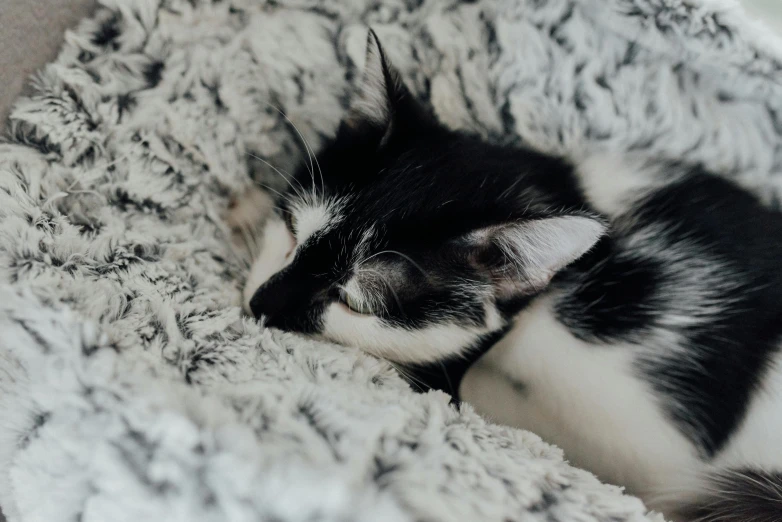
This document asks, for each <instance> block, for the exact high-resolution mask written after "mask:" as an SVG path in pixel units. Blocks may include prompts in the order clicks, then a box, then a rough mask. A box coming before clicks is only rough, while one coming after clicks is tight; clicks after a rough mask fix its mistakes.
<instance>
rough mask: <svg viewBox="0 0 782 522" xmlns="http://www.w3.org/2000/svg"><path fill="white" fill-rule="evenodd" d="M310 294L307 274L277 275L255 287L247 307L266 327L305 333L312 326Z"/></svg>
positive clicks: (311, 329)
mask: <svg viewBox="0 0 782 522" xmlns="http://www.w3.org/2000/svg"><path fill="white" fill-rule="evenodd" d="M311 294H312V291H311V285H307V284H306V278H303V280H302V278H298V277H296V278H290V277H286V276H285V275H279V276H277V277H273V278H272V279H270V280H269V281H268V282H267V283H266V284H264V285H263V286H261V287H260V288H259V289H258V290H256V291H255V294H254V295H253V297H252V299H250V311H251V312H252V314H253V316H254V317H255V318H256V319H263V321H264V324H265V325H266V326H268V327H274V328H279V329H281V330H288V331H295V332H301V333H308V332H311V331H313V328H314V325H312V324H310V321H311V320H310V316H311V314H310V313H309V311H310V308H311V304H312V303H311Z"/></svg>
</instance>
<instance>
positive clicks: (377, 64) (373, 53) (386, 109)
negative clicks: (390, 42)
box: [343, 29, 415, 141]
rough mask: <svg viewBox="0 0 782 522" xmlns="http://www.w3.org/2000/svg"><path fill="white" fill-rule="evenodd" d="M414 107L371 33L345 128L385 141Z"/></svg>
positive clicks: (412, 101)
mask: <svg viewBox="0 0 782 522" xmlns="http://www.w3.org/2000/svg"><path fill="white" fill-rule="evenodd" d="M414 105H415V101H414V100H413V99H412V96H411V95H410V92H409V91H408V90H407V87H405V85H404V83H403V82H402V77H401V76H400V74H399V71H397V70H396V68H395V67H394V65H393V64H392V63H391V61H390V60H389V58H388V56H387V55H386V52H385V51H384V50H383V46H382V45H381V44H380V40H379V39H378V37H377V34H375V32H374V31H373V30H371V29H370V31H369V35H368V36H367V51H366V60H365V62H364V71H363V75H362V78H361V84H360V87H359V89H358V92H357V93H356V94H355V95H354V98H353V100H352V103H351V106H350V110H349V112H348V115H347V117H346V118H345V120H344V122H343V124H344V125H345V126H346V127H347V128H348V129H350V130H353V131H360V132H364V131H367V130H369V129H373V130H375V131H378V132H380V133H381V134H382V136H383V141H385V140H387V139H388V137H389V136H390V134H391V131H392V128H394V126H395V123H399V120H400V119H401V118H403V117H404V116H405V115H406V113H407V112H410V110H411V109H412V108H413V106H414Z"/></svg>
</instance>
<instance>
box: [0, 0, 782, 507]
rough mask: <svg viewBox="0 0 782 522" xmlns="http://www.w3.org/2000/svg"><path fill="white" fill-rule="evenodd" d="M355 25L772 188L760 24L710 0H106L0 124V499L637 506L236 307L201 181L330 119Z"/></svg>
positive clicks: (238, 182)
mask: <svg viewBox="0 0 782 522" xmlns="http://www.w3.org/2000/svg"><path fill="white" fill-rule="evenodd" d="M369 26H372V27H373V28H374V29H375V30H376V32H377V33H378V35H379V36H380V38H381V40H382V41H383V44H384V47H385V48H386V50H387V52H388V53H389V55H391V57H392V59H393V60H394V62H395V63H396V64H397V65H398V66H399V67H400V69H401V70H402V72H403V74H404V76H405V78H406V81H407V83H408V84H409V86H410V87H411V89H412V90H413V91H415V92H416V93H417V94H418V95H419V96H420V97H421V98H422V99H423V100H425V101H426V102H427V103H429V104H430V106H431V107H432V108H433V110H434V111H435V112H436V114H437V115H438V116H439V117H440V118H441V119H442V120H443V121H444V122H445V123H446V124H448V125H450V126H452V127H455V128H463V129H469V130H471V131H472V132H476V133H479V134H481V135H483V136H484V137H485V138H486V139H489V140H495V141H505V142H515V143H521V142H522V141H523V142H526V143H528V144H531V145H533V146H536V147H540V148H543V149H545V150H548V151H553V152H567V153H568V154H571V155H579V154H584V153H586V152H590V151H594V150H598V149H602V148H611V149H621V150H626V149H634V150H643V151H644V152H647V153H649V154H652V155H655V156H669V157H676V158H685V159H687V160H690V161H697V162H702V163H704V164H705V165H706V166H707V167H709V168H711V169H713V170H715V171H719V172H721V173H724V174H725V175H726V176H731V177H732V178H734V179H736V180H738V181H739V182H740V183H742V184H743V185H744V186H746V187H748V188H749V189H751V190H757V191H758V193H759V194H761V196H762V197H763V198H765V201H767V202H769V204H771V205H776V204H777V202H778V193H779V185H780V182H779V179H780V178H779V177H778V176H775V175H774V174H775V172H776V171H777V170H778V165H780V164H782V163H781V162H782V146H780V145H781V144H782V139H781V136H782V87H780V86H781V85H782V81H781V80H782V73H781V72H780V71H782V52H780V49H782V46H780V42H779V41H778V40H776V39H775V38H774V37H773V36H772V35H771V34H770V33H768V32H765V30H764V29H763V28H762V27H760V26H758V25H755V24H753V23H751V22H749V21H747V20H746V19H745V17H744V15H743V14H742V13H741V12H740V11H739V9H738V7H737V6H736V4H735V3H734V2H733V1H728V0H725V1H721V2H716V1H706V0H688V1H681V0H580V1H578V2H575V1H573V0H509V1H504V0H500V1H496V0H486V1H473V2H457V1H445V0H440V1H438V0H383V1H380V2H379V1H360V0H351V1H347V0H274V1H272V0H266V1H263V0H213V1H207V0H103V7H102V8H101V9H100V10H99V11H98V12H97V13H96V14H95V15H94V17H93V18H90V19H88V20H85V21H84V22H83V23H82V24H81V25H80V27H79V28H78V29H77V30H75V31H74V32H71V33H68V34H67V36H66V44H65V46H64V48H63V50H62V52H61V54H60V56H59V57H58V58H57V60H56V61H55V62H54V63H53V64H51V65H49V66H47V67H46V69H45V70H44V71H43V72H42V73H41V74H40V76H39V77H38V78H37V80H36V81H35V89H34V94H33V95H32V96H31V97H29V98H27V99H23V100H20V101H19V102H18V104H17V105H16V107H15V109H14V111H13V113H12V115H11V118H10V131H9V134H8V140H7V141H6V142H5V143H3V144H0V238H2V239H0V274H1V276H2V285H0V408H1V409H0V412H2V413H1V414H0V506H2V510H3V511H4V513H5V515H6V516H7V517H8V519H9V522H21V521H24V522H32V521H46V522H56V521H71V520H82V521H84V522H92V521H101V522H103V521H107V520H110V521H117V522H121V521H125V520H127V521H134V522H136V521H140V520H165V521H176V520H182V521H185V520H187V521H211V520H214V521H217V520H220V521H225V520H230V521H245V520H247V521H249V520H275V521H285V522H288V521H291V522H293V521H305V520H306V521H313V520H319V521H351V520H352V521H383V522H390V521H397V520H427V521H428V520H432V521H439V520H442V521H445V520H449V521H450V520H466V521H473V520H487V521H511V520H525V521H536V520H539V521H544V520H545V521H562V522H565V521H580V522H581V521H582V522H587V521H605V520H611V521H615V522H624V521H628V522H629V521H661V520H662V517H661V516H660V515H658V514H655V513H653V512H651V511H648V509H647V508H646V507H645V506H644V505H643V504H642V503H641V501H640V500H638V499H636V498H634V497H632V496H629V495H624V494H623V493H622V491H621V490H620V489H619V488H618V487H615V486H610V485H605V484H602V483H600V482H599V481H598V480H597V479H596V478H595V477H594V476H592V475H591V474H590V473H588V472H586V471H583V470H580V469H577V468H575V467H573V466H571V465H569V464H568V463H567V462H566V461H565V459H564V457H563V454H562V452H561V451H560V450H558V449H557V448H554V447H552V446H550V445H548V444H547V443H545V442H544V441H542V440H541V439H540V438H539V437H537V436H535V435H533V434H531V433H528V432H524V431H520V430H516V429H511V428H508V427H504V426H500V425H495V424H492V423H490V422H488V421H487V420H484V419H483V418H481V417H480V416H479V415H478V414H477V413H476V412H474V411H473V409H472V408H471V407H470V406H469V405H464V406H463V407H462V408H461V409H460V410H459V411H457V410H455V409H454V408H453V407H452V406H450V405H449V398H448V397H447V396H446V395H444V394H442V393H439V392H430V393H427V394H419V393H416V392H415V391H414V390H412V389H411V387H410V386H409V385H408V384H407V383H406V382H405V381H403V380H402V379H401V378H400V377H399V376H398V375H397V374H396V372H395V370H394V369H393V368H392V367H391V366H389V365H388V364H387V363H385V362H382V361H379V360H376V359H373V358H371V357H369V356H366V355H362V354H361V353H359V352H357V351H355V350H349V349H346V348H342V347H339V346H334V345H330V344H324V343H317V342H313V341H310V340H306V339H303V338H300V337H296V336H293V335H289V334H284V333H281V332H279V331H275V330H265V329H263V328H261V327H260V326H259V325H258V324H257V323H255V322H254V321H253V320H251V319H250V318H247V317H245V316H244V315H243V314H242V312H241V309H240V307H239V302H240V292H241V287H242V283H243V277H244V274H245V271H246V266H247V262H248V258H247V252H246V251H245V250H244V249H243V248H241V247H239V246H237V245H236V244H235V243H234V242H233V241H232V234H231V230H230V229H229V227H228V226H227V225H226V222H225V215H226V210H227V209H228V207H229V205H230V204H231V201H232V200H234V198H235V197H236V196H238V195H241V194H243V193H245V192H247V191H248V190H249V189H250V188H251V187H253V186H255V184H256V183H263V184H264V185H270V186H271V188H272V189H274V187H277V188H278V189H279V187H280V186H281V185H280V183H281V180H280V179H279V177H278V176H276V175H275V174H274V171H273V169H271V168H270V167H269V166H268V165H269V164H271V165H273V166H274V167H275V168H276V169H279V170H281V171H286V170H290V169H292V168H293V165H294V164H295V163H296V161H298V160H300V159H301V158H302V157H305V156H306V155H305V153H304V149H305V147H304V145H303V140H306V142H307V143H308V144H309V145H310V146H311V147H312V148H313V149H317V148H318V147H319V145H320V144H322V143H323V141H324V140H325V139H326V138H327V137H328V136H330V135H331V134H332V133H333V132H334V131H335V129H336V125H337V123H338V121H339V119H340V117H341V115H342V113H343V111H344V109H345V107H346V103H347V101H348V94H349V92H350V88H351V86H352V84H353V83H354V82H355V80H356V79H357V77H358V75H357V72H358V71H359V70H360V68H361V66H362V62H363V59H364V55H363V53H364V43H365V41H366V34H367V28H368V27H369ZM283 114H285V115H286V116H287V118H286V117H284V116H283ZM299 133H301V134H299ZM282 183H284V182H282ZM541 348H542V349H545V347H541Z"/></svg>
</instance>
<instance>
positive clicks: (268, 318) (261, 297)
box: [250, 281, 290, 327]
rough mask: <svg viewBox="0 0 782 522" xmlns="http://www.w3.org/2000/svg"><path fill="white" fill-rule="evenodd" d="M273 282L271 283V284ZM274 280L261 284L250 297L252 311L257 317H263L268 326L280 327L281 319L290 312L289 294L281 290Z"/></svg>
mask: <svg viewBox="0 0 782 522" xmlns="http://www.w3.org/2000/svg"><path fill="white" fill-rule="evenodd" d="M270 283H271V284H270ZM278 286H279V285H276V284H275V283H274V282H273V281H270V282H269V283H266V284H265V285H263V286H261V287H260V288H259V289H258V290H256V291H255V294H253V297H252V299H250V311H251V312H252V314H253V317H255V318H256V319H263V320H264V322H265V324H266V326H273V327H279V326H280V325H279V323H280V319H281V318H282V317H284V316H285V314H286V312H287V313H290V305H289V304H288V295H287V293H286V292H284V291H279V289H278V288H277V287H278Z"/></svg>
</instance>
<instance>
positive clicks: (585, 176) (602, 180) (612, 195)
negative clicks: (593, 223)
mask: <svg viewBox="0 0 782 522" xmlns="http://www.w3.org/2000/svg"><path fill="white" fill-rule="evenodd" d="M576 175H577V176H578V178H579V182H580V184H581V188H582V190H583V191H584V193H585V196H586V198H587V200H588V201H589V202H590V203H591V204H592V206H593V207H594V208H595V210H597V211H599V212H601V213H602V214H604V215H606V216H608V217H616V216H618V215H620V214H622V213H624V212H626V211H627V210H629V209H630V208H631V207H632V204H633V203H634V202H635V201H637V200H638V199H639V198H641V197H643V196H644V195H645V194H648V193H649V192H651V191H653V190H655V189H656V188H659V187H661V186H664V185H667V184H669V183H670V182H671V181H672V180H673V179H675V177H676V175H677V172H668V171H665V172H664V171H662V169H661V167H660V164H659V163H650V162H649V161H648V158H644V157H641V156H640V155H639V156H634V155H631V154H622V155H619V154H608V153H605V154H596V155H594V156H590V157H588V158H586V159H585V160H583V161H582V162H580V163H578V165H577V169H576Z"/></svg>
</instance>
